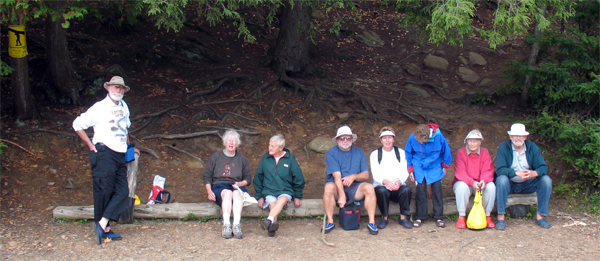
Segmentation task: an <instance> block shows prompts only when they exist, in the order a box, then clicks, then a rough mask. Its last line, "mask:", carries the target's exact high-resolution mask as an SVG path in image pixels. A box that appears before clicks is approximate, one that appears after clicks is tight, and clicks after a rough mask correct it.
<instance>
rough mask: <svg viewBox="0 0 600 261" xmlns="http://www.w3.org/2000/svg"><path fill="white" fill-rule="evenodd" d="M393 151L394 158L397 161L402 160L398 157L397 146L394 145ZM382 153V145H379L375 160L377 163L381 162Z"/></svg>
mask: <svg viewBox="0 0 600 261" xmlns="http://www.w3.org/2000/svg"><path fill="white" fill-rule="evenodd" d="M394 152H396V158H397V159H398V162H402V160H401V159H400V150H398V147H396V146H394ZM382 153H383V147H379V149H377V162H378V163H379V164H381V157H383V155H381V154H382Z"/></svg>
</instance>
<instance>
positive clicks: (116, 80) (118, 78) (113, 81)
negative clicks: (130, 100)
mask: <svg viewBox="0 0 600 261" xmlns="http://www.w3.org/2000/svg"><path fill="white" fill-rule="evenodd" d="M109 85H121V86H123V87H124V88H125V92H128V91H129V90H130V89H131V88H129V86H127V85H125V81H124V80H123V78H122V77H121V76H113V77H112V78H110V82H105V83H104V89H106V90H108V86H109Z"/></svg>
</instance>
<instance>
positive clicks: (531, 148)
mask: <svg viewBox="0 0 600 261" xmlns="http://www.w3.org/2000/svg"><path fill="white" fill-rule="evenodd" d="M525 148H527V150H526V151H525V157H526V158H527V163H528V164H529V169H530V170H535V171H537V173H538V175H539V176H540V177H541V176H544V175H547V174H548V165H546V161H545V160H544V157H542V152H541V151H540V148H539V147H538V146H537V145H535V143H533V142H531V141H528V140H526V141H525ZM512 162H513V150H512V143H511V141H510V140H507V141H505V142H502V143H500V146H498V153H496V177H498V176H500V175H504V176H508V178H509V179H510V178H513V177H514V176H516V174H515V172H516V171H515V170H514V169H512V168H510V166H511V165H512Z"/></svg>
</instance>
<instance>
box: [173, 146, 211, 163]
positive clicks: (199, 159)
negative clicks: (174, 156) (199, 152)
mask: <svg viewBox="0 0 600 261" xmlns="http://www.w3.org/2000/svg"><path fill="white" fill-rule="evenodd" d="M163 145H165V146H167V147H169V148H171V149H174V150H176V151H179V152H181V153H183V154H185V155H188V156H190V157H192V158H194V159H197V160H198V161H200V162H202V164H204V161H203V160H202V159H201V158H198V157H196V156H194V155H193V154H192V153H189V152H187V151H185V150H182V149H180V148H177V147H175V146H173V145H171V144H163Z"/></svg>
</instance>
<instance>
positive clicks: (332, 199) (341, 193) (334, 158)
mask: <svg viewBox="0 0 600 261" xmlns="http://www.w3.org/2000/svg"><path fill="white" fill-rule="evenodd" d="M356 138H357V136H356V134H354V133H352V130H351V129H350V127H348V126H342V127H340V128H339V129H338V130H337V135H336V136H335V137H334V138H333V139H332V141H333V142H337V144H338V145H337V146H335V147H333V148H331V149H329V151H327V155H326V156H325V167H326V169H327V180H326V181H325V189H324V190H325V191H324V193H323V206H324V207H325V214H327V224H326V225H325V233H329V232H331V230H332V229H333V228H335V224H334V223H333V210H334V209H335V205H336V201H337V205H338V206H339V207H340V208H343V207H344V206H345V205H346V202H350V204H357V203H358V204H360V201H362V200H364V202H365V209H366V210H367V214H368V216H369V224H368V225H367V227H368V229H369V233H370V234H371V235H377V233H378V231H377V226H375V211H376V208H377V197H376V196H375V189H374V188H373V185H372V184H369V183H366V182H364V181H367V180H368V179H369V166H368V165H367V158H366V157H365V153H364V152H363V150H361V149H360V148H358V147H355V146H352V143H353V142H355V141H356Z"/></svg>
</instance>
